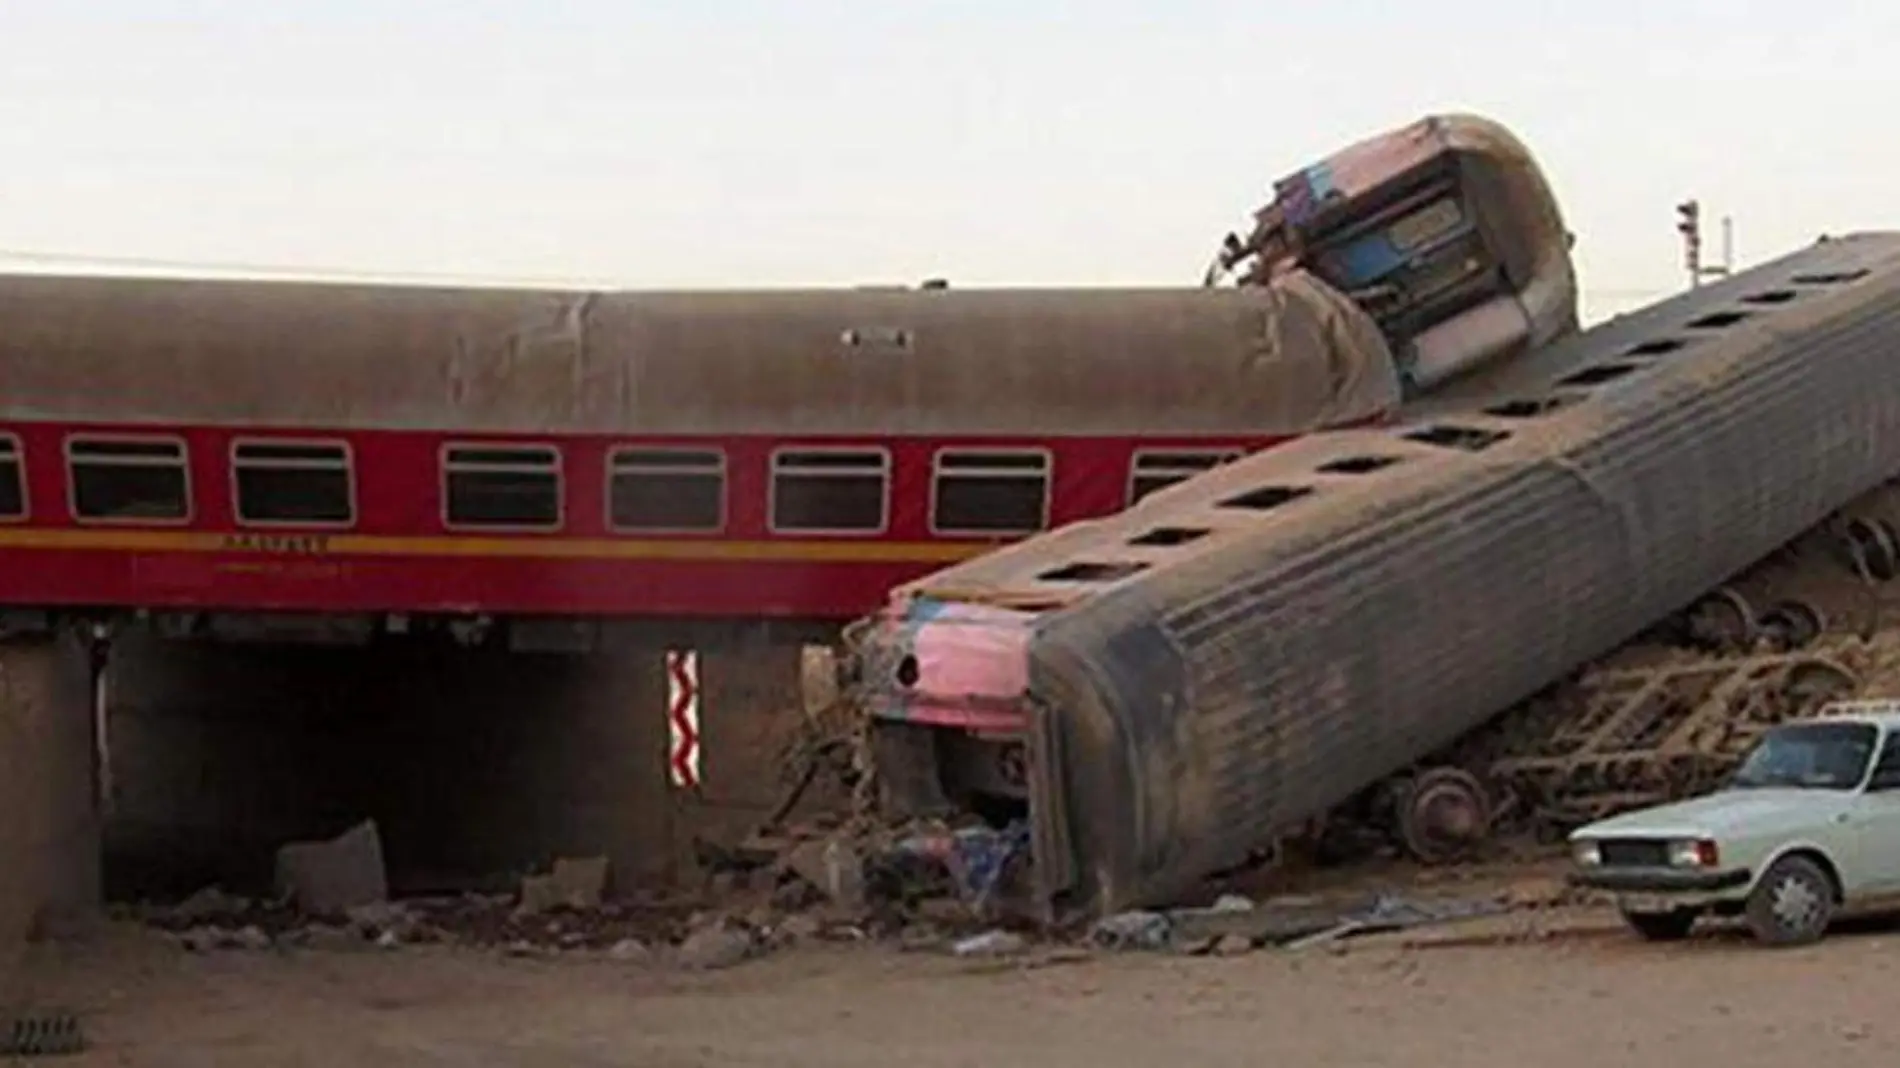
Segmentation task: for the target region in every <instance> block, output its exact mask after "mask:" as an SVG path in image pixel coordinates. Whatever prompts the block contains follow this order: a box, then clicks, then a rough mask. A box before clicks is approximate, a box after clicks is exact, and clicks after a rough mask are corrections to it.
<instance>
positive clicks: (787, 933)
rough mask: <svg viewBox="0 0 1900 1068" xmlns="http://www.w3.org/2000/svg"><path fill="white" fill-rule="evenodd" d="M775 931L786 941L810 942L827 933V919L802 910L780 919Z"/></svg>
mask: <svg viewBox="0 0 1900 1068" xmlns="http://www.w3.org/2000/svg"><path fill="white" fill-rule="evenodd" d="M774 933H776V934H777V935H778V936H779V938H780V939H782V940H783V941H786V942H809V941H811V940H813V939H815V938H818V937H820V936H821V935H823V934H824V933H825V921H824V920H822V919H820V918H819V917H817V916H814V915H812V914H811V913H809V912H801V913H798V914H797V915H794V916H787V917H785V918H784V919H783V920H781V921H779V923H778V926H777V927H776V928H774Z"/></svg>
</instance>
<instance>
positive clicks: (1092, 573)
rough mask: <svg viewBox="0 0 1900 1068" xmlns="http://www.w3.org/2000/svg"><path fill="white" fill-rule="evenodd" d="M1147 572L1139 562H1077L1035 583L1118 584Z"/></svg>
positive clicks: (1145, 565) (1048, 572)
mask: <svg viewBox="0 0 1900 1068" xmlns="http://www.w3.org/2000/svg"><path fill="white" fill-rule="evenodd" d="M1146 570H1148V565H1147V564H1145V563H1142V562H1141V561H1139V560H1113V561H1103V560H1077V561H1076V562H1075V563H1072V564H1064V565H1062V566H1061V567H1058V568H1052V569H1050V570H1048V571H1044V572H1043V573H1042V574H1040V575H1037V576H1036V581H1037V582H1118V581H1120V580H1122V579H1125V578H1128V577H1130V576H1132V575H1139V574H1140V573H1142V572H1143V571H1146Z"/></svg>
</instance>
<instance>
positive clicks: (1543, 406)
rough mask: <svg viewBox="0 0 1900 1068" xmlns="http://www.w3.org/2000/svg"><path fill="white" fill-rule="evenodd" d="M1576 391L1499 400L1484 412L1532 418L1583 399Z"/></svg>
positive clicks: (1507, 417)
mask: <svg viewBox="0 0 1900 1068" xmlns="http://www.w3.org/2000/svg"><path fill="white" fill-rule="evenodd" d="M1581 399H1582V398H1580V397H1579V396H1578V395H1577V394H1575V393H1552V394H1550V395H1549V396H1547V397H1524V398H1520V399H1518V400H1507V401H1499V402H1498V403H1496V404H1493V405H1491V406H1490V407H1489V408H1486V409H1484V414H1486V415H1494V416H1497V417H1498V418H1499V419H1531V418H1534V417H1536V416H1539V415H1549V414H1550V413H1552V412H1555V411H1559V410H1561V409H1564V408H1568V407H1570V406H1571V405H1572V404H1575V403H1577V401H1579V400H1581Z"/></svg>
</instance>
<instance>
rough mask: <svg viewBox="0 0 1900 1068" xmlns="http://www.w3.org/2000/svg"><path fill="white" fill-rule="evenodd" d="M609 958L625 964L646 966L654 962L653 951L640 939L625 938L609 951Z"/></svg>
mask: <svg viewBox="0 0 1900 1068" xmlns="http://www.w3.org/2000/svg"><path fill="white" fill-rule="evenodd" d="M607 956H608V957H610V958H612V959H614V960H617V961H622V962H625V963H630V964H646V963H649V962H651V961H652V960H653V951H652V950H651V949H648V948H647V944H646V943H645V942H642V941H640V940H639V939H638V938H623V939H621V940H620V941H618V942H615V943H614V944H613V946H612V947H611V948H609V949H608V950H607Z"/></svg>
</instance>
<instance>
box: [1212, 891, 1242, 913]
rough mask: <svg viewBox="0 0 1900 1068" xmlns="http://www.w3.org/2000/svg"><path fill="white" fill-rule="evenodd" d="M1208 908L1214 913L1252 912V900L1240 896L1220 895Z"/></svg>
mask: <svg viewBox="0 0 1900 1068" xmlns="http://www.w3.org/2000/svg"><path fill="white" fill-rule="evenodd" d="M1209 908H1210V909H1211V910H1212V911H1214V912H1252V911H1253V899H1252V898H1250V897H1246V896H1244V895H1241V894H1222V895H1221V896H1220V897H1219V898H1218V899H1217V900H1216V901H1215V902H1214V904H1212V905H1211V906H1209Z"/></svg>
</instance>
